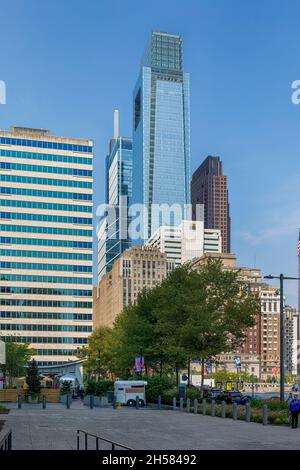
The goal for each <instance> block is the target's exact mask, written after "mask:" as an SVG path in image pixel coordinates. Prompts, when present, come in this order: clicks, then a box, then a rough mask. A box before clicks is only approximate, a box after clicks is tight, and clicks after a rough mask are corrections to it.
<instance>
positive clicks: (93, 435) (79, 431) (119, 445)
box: [77, 429, 133, 450]
mask: <svg viewBox="0 0 300 470" xmlns="http://www.w3.org/2000/svg"><path fill="white" fill-rule="evenodd" d="M80 433H82V434H84V450H88V436H91V437H94V438H95V439H96V450H99V441H104V442H108V443H109V444H111V450H115V448H116V447H121V449H126V450H133V448H132V447H128V446H124V445H123V444H120V443H119V442H115V441H112V440H110V439H106V438H104V437H101V436H96V434H92V433H90V432H87V431H84V430H83V429H77V450H80Z"/></svg>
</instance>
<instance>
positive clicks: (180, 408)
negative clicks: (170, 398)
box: [179, 397, 183, 411]
mask: <svg viewBox="0 0 300 470" xmlns="http://www.w3.org/2000/svg"><path fill="white" fill-rule="evenodd" d="M179 411H183V398H182V397H180V400H179Z"/></svg>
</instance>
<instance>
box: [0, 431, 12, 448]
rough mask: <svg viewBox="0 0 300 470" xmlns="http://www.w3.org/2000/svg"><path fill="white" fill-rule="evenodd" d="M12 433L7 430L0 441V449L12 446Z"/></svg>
mask: <svg viewBox="0 0 300 470" xmlns="http://www.w3.org/2000/svg"><path fill="white" fill-rule="evenodd" d="M11 443H12V433H11V431H8V432H7V433H6V434H5V435H4V437H3V438H2V439H1V441H0V451H1V450H11V448H12V446H11Z"/></svg>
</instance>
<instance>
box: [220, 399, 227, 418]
mask: <svg viewBox="0 0 300 470" xmlns="http://www.w3.org/2000/svg"><path fill="white" fill-rule="evenodd" d="M221 418H226V403H225V401H222V402H221Z"/></svg>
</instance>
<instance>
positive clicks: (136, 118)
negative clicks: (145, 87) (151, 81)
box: [134, 89, 141, 129]
mask: <svg viewBox="0 0 300 470" xmlns="http://www.w3.org/2000/svg"><path fill="white" fill-rule="evenodd" d="M140 120H141V89H139V91H138V92H137V95H136V97H135V100H134V129H136V128H137V127H138V125H139V123H140Z"/></svg>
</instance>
